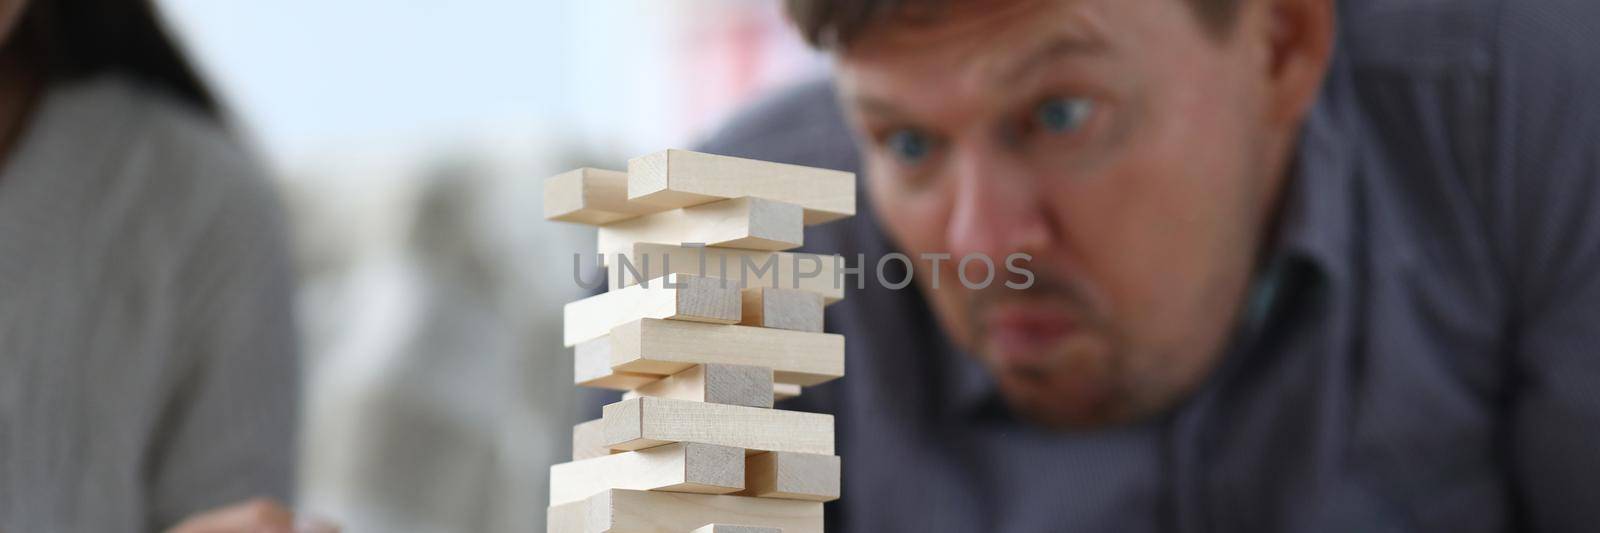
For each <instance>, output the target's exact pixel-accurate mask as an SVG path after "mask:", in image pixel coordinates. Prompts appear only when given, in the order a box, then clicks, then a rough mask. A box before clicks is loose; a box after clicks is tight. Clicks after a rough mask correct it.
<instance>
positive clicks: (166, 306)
mask: <svg viewBox="0 0 1600 533" xmlns="http://www.w3.org/2000/svg"><path fill="white" fill-rule="evenodd" d="M219 115H220V113H219V112H218V106H217V103H216V101H215V100H214V99H213V98H212V96H211V95H210V93H209V92H208V91H207V90H206V88H205V86H204V85H203V84H202V83H201V82H200V80H199V79H198V78H197V77H196V76H195V74H194V71H193V69H191V68H190V66H189V65H188V64H187V62H186V61H185V60H184V58H183V57H182V55H181V54H180V53H179V52H178V50H177V49H176V48H175V47H174V46H173V45H172V43H171V42H170V40H169V39H168V38H167V36H166V35H165V34H164V32H163V30H162V28H161V26H160V23H159V21H158V18H157V17H156V16H155V13H154V11H153V8H152V7H151V6H150V5H149V4H148V3H147V2H146V0H0V530H3V531H8V532H30V531H40V532H43V531H62V532H67V531H84V532H88V531H94V532H118V531H160V530H164V529H167V528H173V530H174V531H181V532H185V533H189V532H199V531H208V532H209V531H291V530H292V527H293V526H292V524H293V517H292V516H291V514H290V513H289V512H288V511H286V510H285V509H284V508H283V506H282V505H280V504H278V503H276V502H279V501H288V500H287V498H288V497H289V489H290V486H291V478H292V472H293V465H294V454H293V451H294V443H295V435H294V428H295V415H296V409H297V407H296V397H297V393H298V391H297V387H298V383H297V379H298V376H297V368H296V356H297V354H296V342H297V340H296V337H295V331H294V322H293V319H292V316H291V313H290V309H291V304H292V299H291V298H292V286H291V280H290V276H289V262H288V260H287V255H286V254H287V252H286V245H285V238H284V232H283V231H282V230H281V225H282V220H281V215H280V213H279V210H278V206H277V205H276V204H275V201H274V199H273V195H272V193H271V190H270V188H269V186H268V184H267V183H266V181H265V180H263V179H262V177H261V175H260V173H259V171H258V170H257V168H256V166H255V164H254V163H253V162H252V161H251V160H250V158H249V157H247V156H246V154H245V153H244V151H242V150H241V149H240V148H239V147H238V146H237V145H236V144H235V142H234V139H233V138H231V136H230V135H229V134H228V133H227V131H226V130H225V128H224V127H223V126H222V120H221V117H220V116H219Z"/></svg>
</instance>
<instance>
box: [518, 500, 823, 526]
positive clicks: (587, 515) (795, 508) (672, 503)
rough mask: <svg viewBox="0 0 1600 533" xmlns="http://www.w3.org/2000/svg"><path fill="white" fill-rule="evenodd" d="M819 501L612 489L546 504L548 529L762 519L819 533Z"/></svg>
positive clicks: (669, 524) (758, 521)
mask: <svg viewBox="0 0 1600 533" xmlns="http://www.w3.org/2000/svg"><path fill="white" fill-rule="evenodd" d="M822 505H823V504H822V503H821V502H808V501H800V500H780V499H771V498H747V497H743V496H726V495H710V494H685V493H678V492H655V491H641V490H627V489H612V490H609V491H605V492H602V493H599V494H596V495H594V496H591V497H589V499H587V500H584V501H581V502H573V503H566V504H562V505H558V506H555V507H551V508H550V511H549V513H548V514H547V515H546V516H547V518H546V524H547V528H548V529H547V531H549V532H550V533H683V532H685V531H694V530H695V529H696V528H699V527H701V526H704V525H706V524H708V523H710V524H762V525H764V526H765V527H769V528H777V529H780V530H782V531H785V532H787V533H822Z"/></svg>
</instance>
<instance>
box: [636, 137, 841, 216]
mask: <svg viewBox="0 0 1600 533" xmlns="http://www.w3.org/2000/svg"><path fill="white" fill-rule="evenodd" d="M855 182H856V176H855V174H852V173H849V172H841V171H837V170H828V169H821V168H812V167H803V166H799V165H786V164H783V163H772V162H768V161H757V160H754V159H744V158H738V157H728V156H720V155H712V154H705V153H699V152H691V151H687V150H665V151H661V152H656V153H653V154H649V155H645V156H641V157H636V158H633V159H631V160H629V161H628V199H629V200H632V201H635V202H640V203H647V204H654V205H660V206H670V207H685V206H691V205H698V204H702V203H706V202H712V201H716V200H718V199H722V198H738V197H741V196H754V197H757V198H765V199H769V200H776V201H779V202H787V203H791V204H796V205H799V206H800V207H802V208H804V209H805V220H806V223H807V224H817V223H822V222H828V221H831V220H837V219H841V218H845V217H848V216H852V215H854V214H856V185H855Z"/></svg>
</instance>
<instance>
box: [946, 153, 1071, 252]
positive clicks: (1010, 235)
mask: <svg viewBox="0 0 1600 533" xmlns="http://www.w3.org/2000/svg"><path fill="white" fill-rule="evenodd" d="M954 171H955V175H954V176H953V177H954V178H955V180H956V187H955V198H954V199H953V201H952V209H953V211H952V212H951V214H950V219H949V220H950V222H949V226H948V227H947V228H946V242H947V243H948V244H949V246H950V252H951V253H952V254H954V255H955V257H956V258H957V260H959V259H960V258H961V257H965V256H967V255H971V254H985V255H987V256H988V257H989V258H990V259H991V260H992V261H994V262H995V263H999V262H1000V261H1003V260H1004V258H1005V257H1006V256H1007V255H1010V254H1012V253H1016V252H1034V251H1038V250H1040V249H1042V248H1043V247H1045V246H1047V245H1048V244H1049V240H1050V230H1049V224H1048V220H1049V217H1048V216H1046V213H1045V210H1044V207H1043V206H1044V205H1045V201H1044V198H1042V195H1041V194H1040V193H1041V188H1040V186H1039V182H1038V178H1037V176H1034V175H1033V173H1032V172H1030V171H1029V170H1028V168H1027V167H1026V166H1025V165H1023V164H1021V162H1020V161H1017V160H1016V158H1014V157H1009V156H1007V155H1006V154H1004V153H1001V152H1000V151H998V150H987V149H980V150H971V151H968V152H967V153H959V154H956V161H955V168H954Z"/></svg>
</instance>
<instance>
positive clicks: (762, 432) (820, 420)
mask: <svg viewBox="0 0 1600 533" xmlns="http://www.w3.org/2000/svg"><path fill="white" fill-rule="evenodd" d="M602 412H603V413H604V415H603V418H604V420H605V432H606V446H609V447H611V449H613V450H639V449H643V448H649V447H652V446H660V445H663V444H667V443H672V442H699V443H704V444H716V445H719V446H732V447H735V448H744V449H745V450H747V451H749V452H752V453H753V452H757V451H767V452H800V453H815V454H823V455H832V454H833V416H831V415H825V414H818V413H803V412H799V411H779V410H776V409H762V408H760V407H744V406H740V405H720V404H714V403H702V402H691V401H686V400H672V399H667V398H634V399H632V400H623V401H620V402H617V403H613V404H610V405H607V406H605V408H604V409H602Z"/></svg>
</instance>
